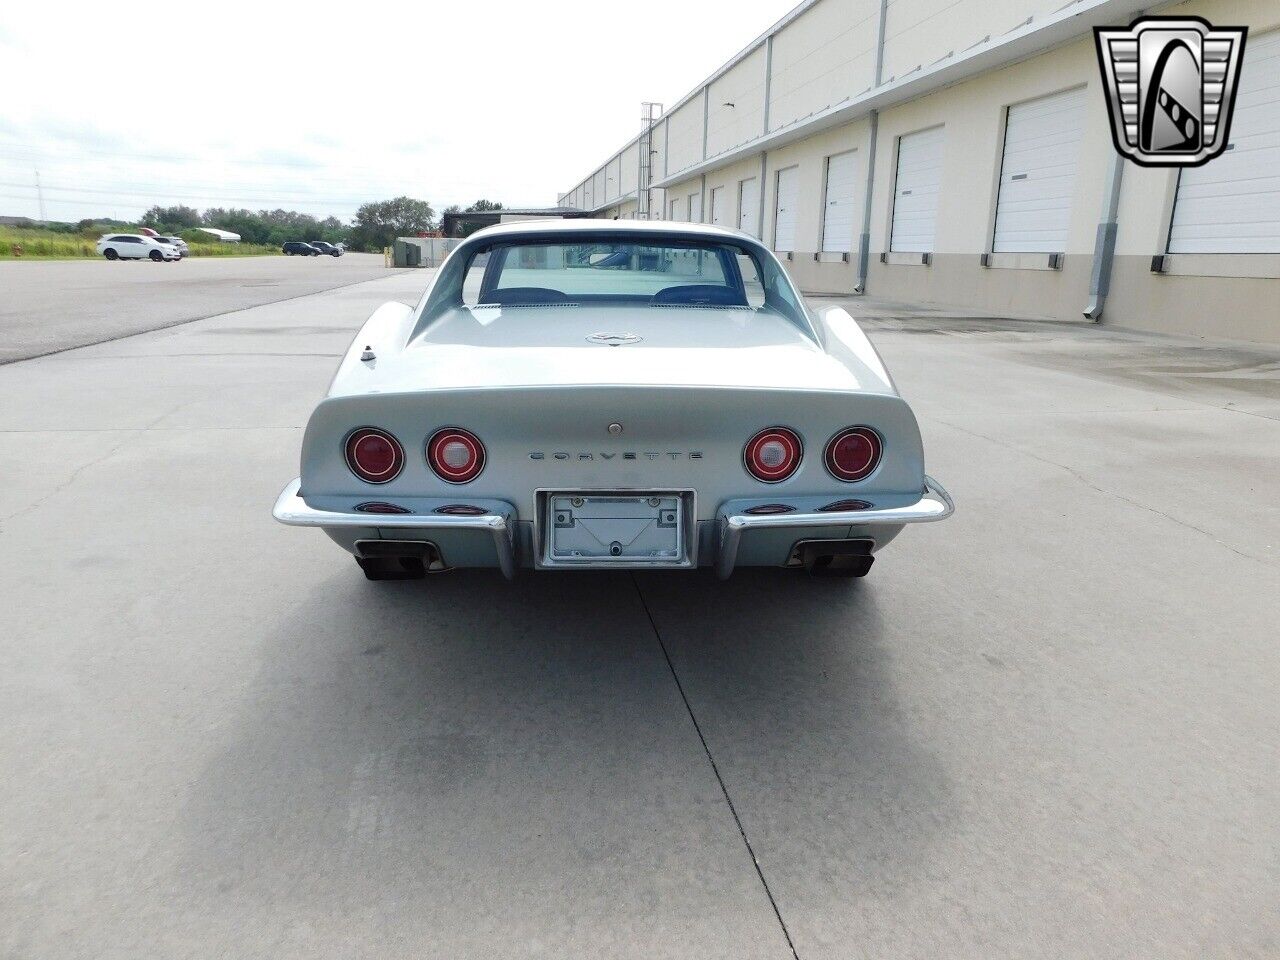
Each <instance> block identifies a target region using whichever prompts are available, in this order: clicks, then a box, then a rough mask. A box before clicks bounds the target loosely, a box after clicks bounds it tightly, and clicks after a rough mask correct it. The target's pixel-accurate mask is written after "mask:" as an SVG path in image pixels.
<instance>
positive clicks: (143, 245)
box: [98, 233, 182, 263]
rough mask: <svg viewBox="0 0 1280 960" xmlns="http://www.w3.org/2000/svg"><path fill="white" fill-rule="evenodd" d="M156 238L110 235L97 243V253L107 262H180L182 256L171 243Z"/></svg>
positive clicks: (133, 234)
mask: <svg viewBox="0 0 1280 960" xmlns="http://www.w3.org/2000/svg"><path fill="white" fill-rule="evenodd" d="M160 239H161V238H158V237H144V236H142V235H140V234H136V233H111V234H107V235H106V236H104V237H103V238H102V239H101V240H99V241H98V252H99V253H100V254H102V255H103V256H104V257H106V258H107V259H108V260H154V261H156V262H157V263H160V262H162V261H165V260H181V259H182V254H181V253H180V252H179V251H178V248H177V247H175V246H174V245H173V244H172V243H169V242H167V241H166V242H165V243H161V242H160Z"/></svg>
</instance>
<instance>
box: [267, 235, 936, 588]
mask: <svg viewBox="0 0 1280 960" xmlns="http://www.w3.org/2000/svg"><path fill="white" fill-rule="evenodd" d="M501 229H502V230H503V232H504V233H505V232H507V231H508V229H509V228H501ZM531 229H537V228H531ZM659 229H661V228H654V227H647V228H628V229H627V230H622V229H618V230H617V231H616V232H609V231H605V232H602V233H600V234H598V235H597V234H596V233H594V232H591V231H586V230H584V231H582V232H581V233H579V232H576V231H573V230H570V229H566V230H564V233H566V234H568V235H569V236H570V237H571V238H572V239H571V240H569V241H557V240H556V239H554V238H555V237H556V236H557V234H556V233H554V232H549V233H548V236H549V237H551V239H544V238H542V237H541V236H539V238H538V242H536V243H525V244H517V245H514V246H512V247H509V248H508V247H502V246H495V247H485V246H483V245H482V244H480V243H479V242H478V241H477V240H476V239H475V238H473V239H472V241H469V242H470V243H471V244H472V245H473V246H475V247H477V249H482V250H484V251H485V253H486V255H487V257H488V259H487V261H485V260H483V259H482V258H480V257H478V256H471V257H467V256H465V255H464V256H462V257H460V256H459V254H458V253H457V252H455V254H454V255H453V257H451V258H450V261H449V262H448V263H446V265H445V267H444V269H443V270H442V273H441V275H440V276H439V277H438V278H437V280H436V286H435V287H433V288H432V291H431V292H430V293H429V294H428V296H427V298H426V300H425V303H424V305H423V306H421V307H419V308H418V309H416V310H414V309H411V308H408V307H403V306H396V305H388V306H387V307H384V308H383V309H382V310H380V311H379V312H378V313H377V314H375V315H374V317H372V318H371V319H370V321H369V323H368V324H366V326H365V328H364V330H362V332H361V334H360V335H359V337H358V338H357V340H356V342H355V344H353V349H352V350H351V351H350V352H349V353H348V354H347V356H346V358H345V359H344V360H343V362H342V364H341V365H340V367H339V370H338V373H337V375H336V377H335V379H334V383H333V385H332V387H331V389H330V396H329V398H328V399H326V400H324V401H323V402H322V403H321V404H320V405H319V406H318V407H317V409H316V410H315V412H314V413H313V415H312V417H311V420H310V422H309V423H308V426H307V430H306V434H305V437H304V441H303V451H302V479H301V481H300V482H299V483H295V484H294V485H292V486H291V487H290V488H288V489H286V490H285V492H284V493H283V494H282V495H281V498H280V500H279V502H278V503H277V505H276V511H275V513H276V517H277V518H278V519H280V520H282V521H283V522H285V523H294V524H299V525H309V526H321V527H323V528H324V529H325V530H326V532H328V533H329V535H330V536H331V537H332V538H333V539H334V540H335V541H337V542H338V543H339V544H341V545H342V546H343V547H345V548H346V549H348V550H350V551H352V552H353V553H354V554H355V555H356V556H357V558H358V559H360V560H361V565H362V566H365V568H366V572H367V573H369V572H370V570H371V569H376V570H377V571H378V572H379V574H384V573H386V572H387V565H388V564H392V565H393V566H394V565H395V564H406V563H407V564H410V565H411V566H413V565H416V567H415V569H416V570H419V571H421V570H431V569H444V568H447V567H451V566H498V567H500V568H501V569H502V570H503V572H504V573H506V574H507V575H511V574H512V573H514V571H515V569H516V568H517V567H519V566H524V567H532V568H535V569H539V570H575V569H576V570H581V569H636V568H643V569H693V568H696V567H700V566H714V567H715V568H716V570H717V572H718V573H719V574H720V575H721V576H728V575H729V574H730V573H731V572H732V571H733V570H734V569H735V568H736V567H738V566H772V567H799V568H806V569H809V570H811V571H814V572H829V573H842V574H846V575H852V576H860V575H862V574H865V573H866V572H867V570H868V569H869V568H870V566H871V563H872V557H873V555H874V553H875V552H876V551H877V550H878V549H879V548H880V547H882V546H884V545H885V544H887V543H888V542H889V541H891V540H892V539H893V538H894V537H895V536H897V534H898V533H899V532H900V531H901V530H902V528H903V526H905V525H906V524H908V523H916V522H926V521H929V520H937V519H942V518H944V517H945V516H947V515H949V514H950V512H951V509H952V508H951V503H950V500H949V499H948V498H947V495H946V493H945V491H943V490H942V488H941V487H939V486H938V485H937V484H935V483H933V482H932V481H930V480H929V479H928V478H927V477H926V476H925V474H924V459H923V453H922V450H921V443H920V433H919V428H918V426H917V424H916V421H915V417H914V415H913V414H912V412H911V410H910V408H909V407H908V405H907V404H906V403H905V402H904V401H903V400H902V398H901V397H900V396H898V394H897V391H896V389H895V388H894V386H893V383H892V381H891V380H890V378H889V376H888V374H887V372H885V370H884V368H883V365H882V364H881V363H880V361H879V357H878V356H876V355H875V351H874V350H873V349H872V348H871V347H870V344H869V343H867V342H866V341H865V337H862V339H861V340H860V341H859V340H858V337H859V336H861V333H860V331H857V335H856V336H855V335H854V333H853V332H851V331H849V330H844V331H843V332H842V330H841V328H840V327H839V326H838V325H831V326H829V327H828V326H825V325H824V326H823V328H822V330H820V329H819V326H818V323H819V321H818V320H817V318H816V315H811V314H809V313H808V312H807V311H805V310H804V309H803V307H802V305H801V304H800V301H799V297H798V295H796V294H795V293H794V291H793V290H792V289H791V288H790V284H789V281H787V280H786V278H785V274H784V273H783V272H782V269H781V267H780V266H779V265H778V264H777V263H776V260H774V259H773V258H772V255H771V254H769V253H768V252H767V251H765V250H763V248H761V247H759V246H758V244H756V242H755V241H753V240H749V239H746V238H742V237H740V236H739V235H736V234H729V233H727V232H726V231H713V232H712V239H711V240H706V239H705V238H704V237H703V235H702V233H698V232H694V231H692V230H682V231H677V232H671V231H667V230H665V229H664V230H663V232H661V233H659V232H658V231H659ZM703 232H706V231H705V230H704V231H703ZM633 233H634V234H635V235H634V236H632V234H633ZM668 233H670V234H671V235H668ZM654 237H656V238H657V239H651V238H654ZM748 270H755V271H756V272H755V273H753V274H752V280H753V282H754V293H752V292H751V290H752V287H753V284H752V283H749V282H748V281H747V279H746V271H748ZM464 273H467V274H468V275H469V276H468V279H467V280H466V282H464V278H463V274H464ZM470 274H474V277H471V276H470ZM473 279H474V281H475V285H474V287H473V286H472V280H473ZM442 284H444V285H445V289H444V293H443V294H442V293H441V292H440V289H441V285H442ZM468 291H471V292H468ZM753 301H754V302H753ZM823 323H824V324H825V321H823ZM850 324H851V325H852V327H853V328H854V329H855V330H856V324H852V321H850ZM397 569H398V568H397ZM371 575H372V574H371Z"/></svg>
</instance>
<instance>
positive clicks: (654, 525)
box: [542, 492, 689, 567]
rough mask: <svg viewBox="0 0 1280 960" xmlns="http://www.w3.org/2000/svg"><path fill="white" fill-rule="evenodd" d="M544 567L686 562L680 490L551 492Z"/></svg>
mask: <svg viewBox="0 0 1280 960" xmlns="http://www.w3.org/2000/svg"><path fill="white" fill-rule="evenodd" d="M544 503H545V507H544V514H543V517H544V520H545V526H544V529H545V530H546V531H547V533H546V538H545V551H544V555H543V557H542V562H543V565H544V566H664V567H665V566H688V565H689V538H688V536H687V530H686V523H687V519H688V517H687V514H688V508H687V504H686V501H685V495H684V494H681V493H669V492H668V493H639V494H633V493H625V494H623V493H617V494H610V493H551V494H548V495H547V496H546V498H545V501H544Z"/></svg>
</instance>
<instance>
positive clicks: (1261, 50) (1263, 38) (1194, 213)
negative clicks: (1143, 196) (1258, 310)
mask: <svg viewBox="0 0 1280 960" xmlns="http://www.w3.org/2000/svg"><path fill="white" fill-rule="evenodd" d="M1169 252H1170V253H1280V30H1273V31H1272V32H1270V33H1264V34H1260V35H1259V36H1256V37H1255V36H1253V35H1252V34H1251V35H1250V36H1249V39H1248V42H1247V43H1246V44H1245V48H1244V60H1243V61H1242V63H1241V65H1240V86H1239V88H1238V90H1237V92H1236V109H1235V116H1234V119H1233V120H1232V121H1231V140H1230V143H1229V144H1228V149H1227V152H1226V153H1223V154H1221V155H1220V156H1218V157H1217V158H1215V159H1213V160H1210V161H1209V162H1208V163H1206V164H1205V165H1204V166H1203V167H1191V168H1188V169H1186V170H1183V171H1182V177H1181V179H1180V180H1179V181H1178V199H1177V201H1176V202H1175V203H1174V207H1173V227H1172V229H1171V230H1170V232H1169Z"/></svg>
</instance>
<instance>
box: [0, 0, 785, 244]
mask: <svg viewBox="0 0 1280 960" xmlns="http://www.w3.org/2000/svg"><path fill="white" fill-rule="evenodd" d="M794 3H795V0H644V2H643V3H635V4H630V3H608V2H600V0H594V2H586V0H565V2H554V3H546V2H541V3H539V2H534V3H530V2H527V0H526V2H516V0H484V2H477V0H454V2H449V3H444V2H439V0H425V2H419V3H415V4H411V5H410V4H406V5H404V6H403V7H402V8H400V9H398V10H397V11H396V12H395V13H392V12H391V10H390V5H382V4H371V3H364V4H356V3H345V4H341V5H336V4H335V5H330V4H327V3H320V2H303V3H293V4H274V3H265V2H259V3H252V4H239V3H235V2H230V0H220V2H218V3H216V4H200V3H190V2H188V3H176V4H168V5H163V4H162V5H160V6H157V5H155V4H140V3H139V4H130V3H112V4H104V3H94V4H92V5H90V4H87V3H84V4H81V3H79V2H70V3H68V2H61V3H19V2H0V214H8V215H13V216H29V217H36V216H37V215H38V206H37V200H36V191H35V173H36V170H37V169H38V170H39V172H40V178H41V181H42V183H43V184H44V198H45V207H46V212H47V217H48V219H50V220H78V219H81V218H84V217H92V216H115V217H118V218H120V219H129V218H132V217H136V216H137V215H138V214H140V213H141V212H142V211H143V210H145V209H146V208H147V207H148V206H150V205H151V204H152V203H162V204H172V203H185V204H187V205H189V206H194V207H198V208H201V209H203V208H205V207H210V206H240V207H250V208H253V209H258V208H262V207H270V208H275V207H285V208H289V209H296V210H300V211H302V212H305V213H311V214H315V215H316V216H325V215H328V214H333V215H336V216H338V217H341V218H343V219H344V220H345V219H348V218H350V216H351V215H352V213H353V212H354V211H355V208H356V207H357V206H358V205H359V204H360V203H362V202H364V201H366V200H377V199H386V198H388V197H392V196H396V195H398V194H408V195H410V196H414V197H418V198H421V199H425V200H430V201H431V203H432V205H433V206H435V207H436V209H437V210H439V209H441V208H443V207H445V206H447V205H449V204H451V203H458V204H461V205H463V206H465V205H467V204H469V203H470V202H472V201H474V200H476V199H478V198H480V197H486V198H489V199H494V200H500V201H502V202H503V203H505V204H507V205H508V206H513V205H550V204H553V203H554V202H555V200H556V195H557V193H559V192H563V191H565V190H568V189H569V188H570V187H572V186H574V184H575V183H576V182H577V181H578V180H579V179H581V178H582V177H584V176H585V175H586V174H587V173H589V172H590V171H591V169H592V168H593V167H594V166H595V165H597V164H599V163H600V162H602V161H603V160H604V159H605V158H606V156H607V155H608V154H609V153H611V152H613V151H615V150H617V149H618V148H619V147H621V146H622V145H623V143H625V142H626V141H627V140H628V139H630V138H631V137H632V136H634V134H635V133H636V131H637V130H638V129H639V124H640V103H641V101H643V100H656V101H659V102H662V103H665V104H667V105H668V106H670V105H673V104H674V103H675V101H676V100H678V99H679V98H680V97H683V96H684V95H685V94H686V93H688V92H689V91H690V90H691V89H692V88H693V87H694V86H695V85H696V84H698V83H700V82H701V81H702V80H703V79H704V78H705V77H706V76H707V75H708V74H710V73H711V72H712V71H713V70H714V69H715V68H716V67H718V66H720V64H721V63H723V62H724V61H725V60H726V59H728V58H729V57H731V56H732V55H733V54H735V53H736V52H737V51H738V50H740V49H741V48H742V47H744V46H745V45H746V44H747V43H749V42H750V41H751V40H753V39H754V38H755V37H756V36H757V35H759V34H760V33H762V32H763V31H764V30H766V29H767V28H768V27H769V26H770V25H771V24H772V23H773V22H774V21H776V20H778V19H779V18H780V17H782V16H783V15H784V14H785V13H786V12H787V11H788V10H789V9H790V8H791V7H792V6H793V5H794ZM677 25H678V26H677Z"/></svg>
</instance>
